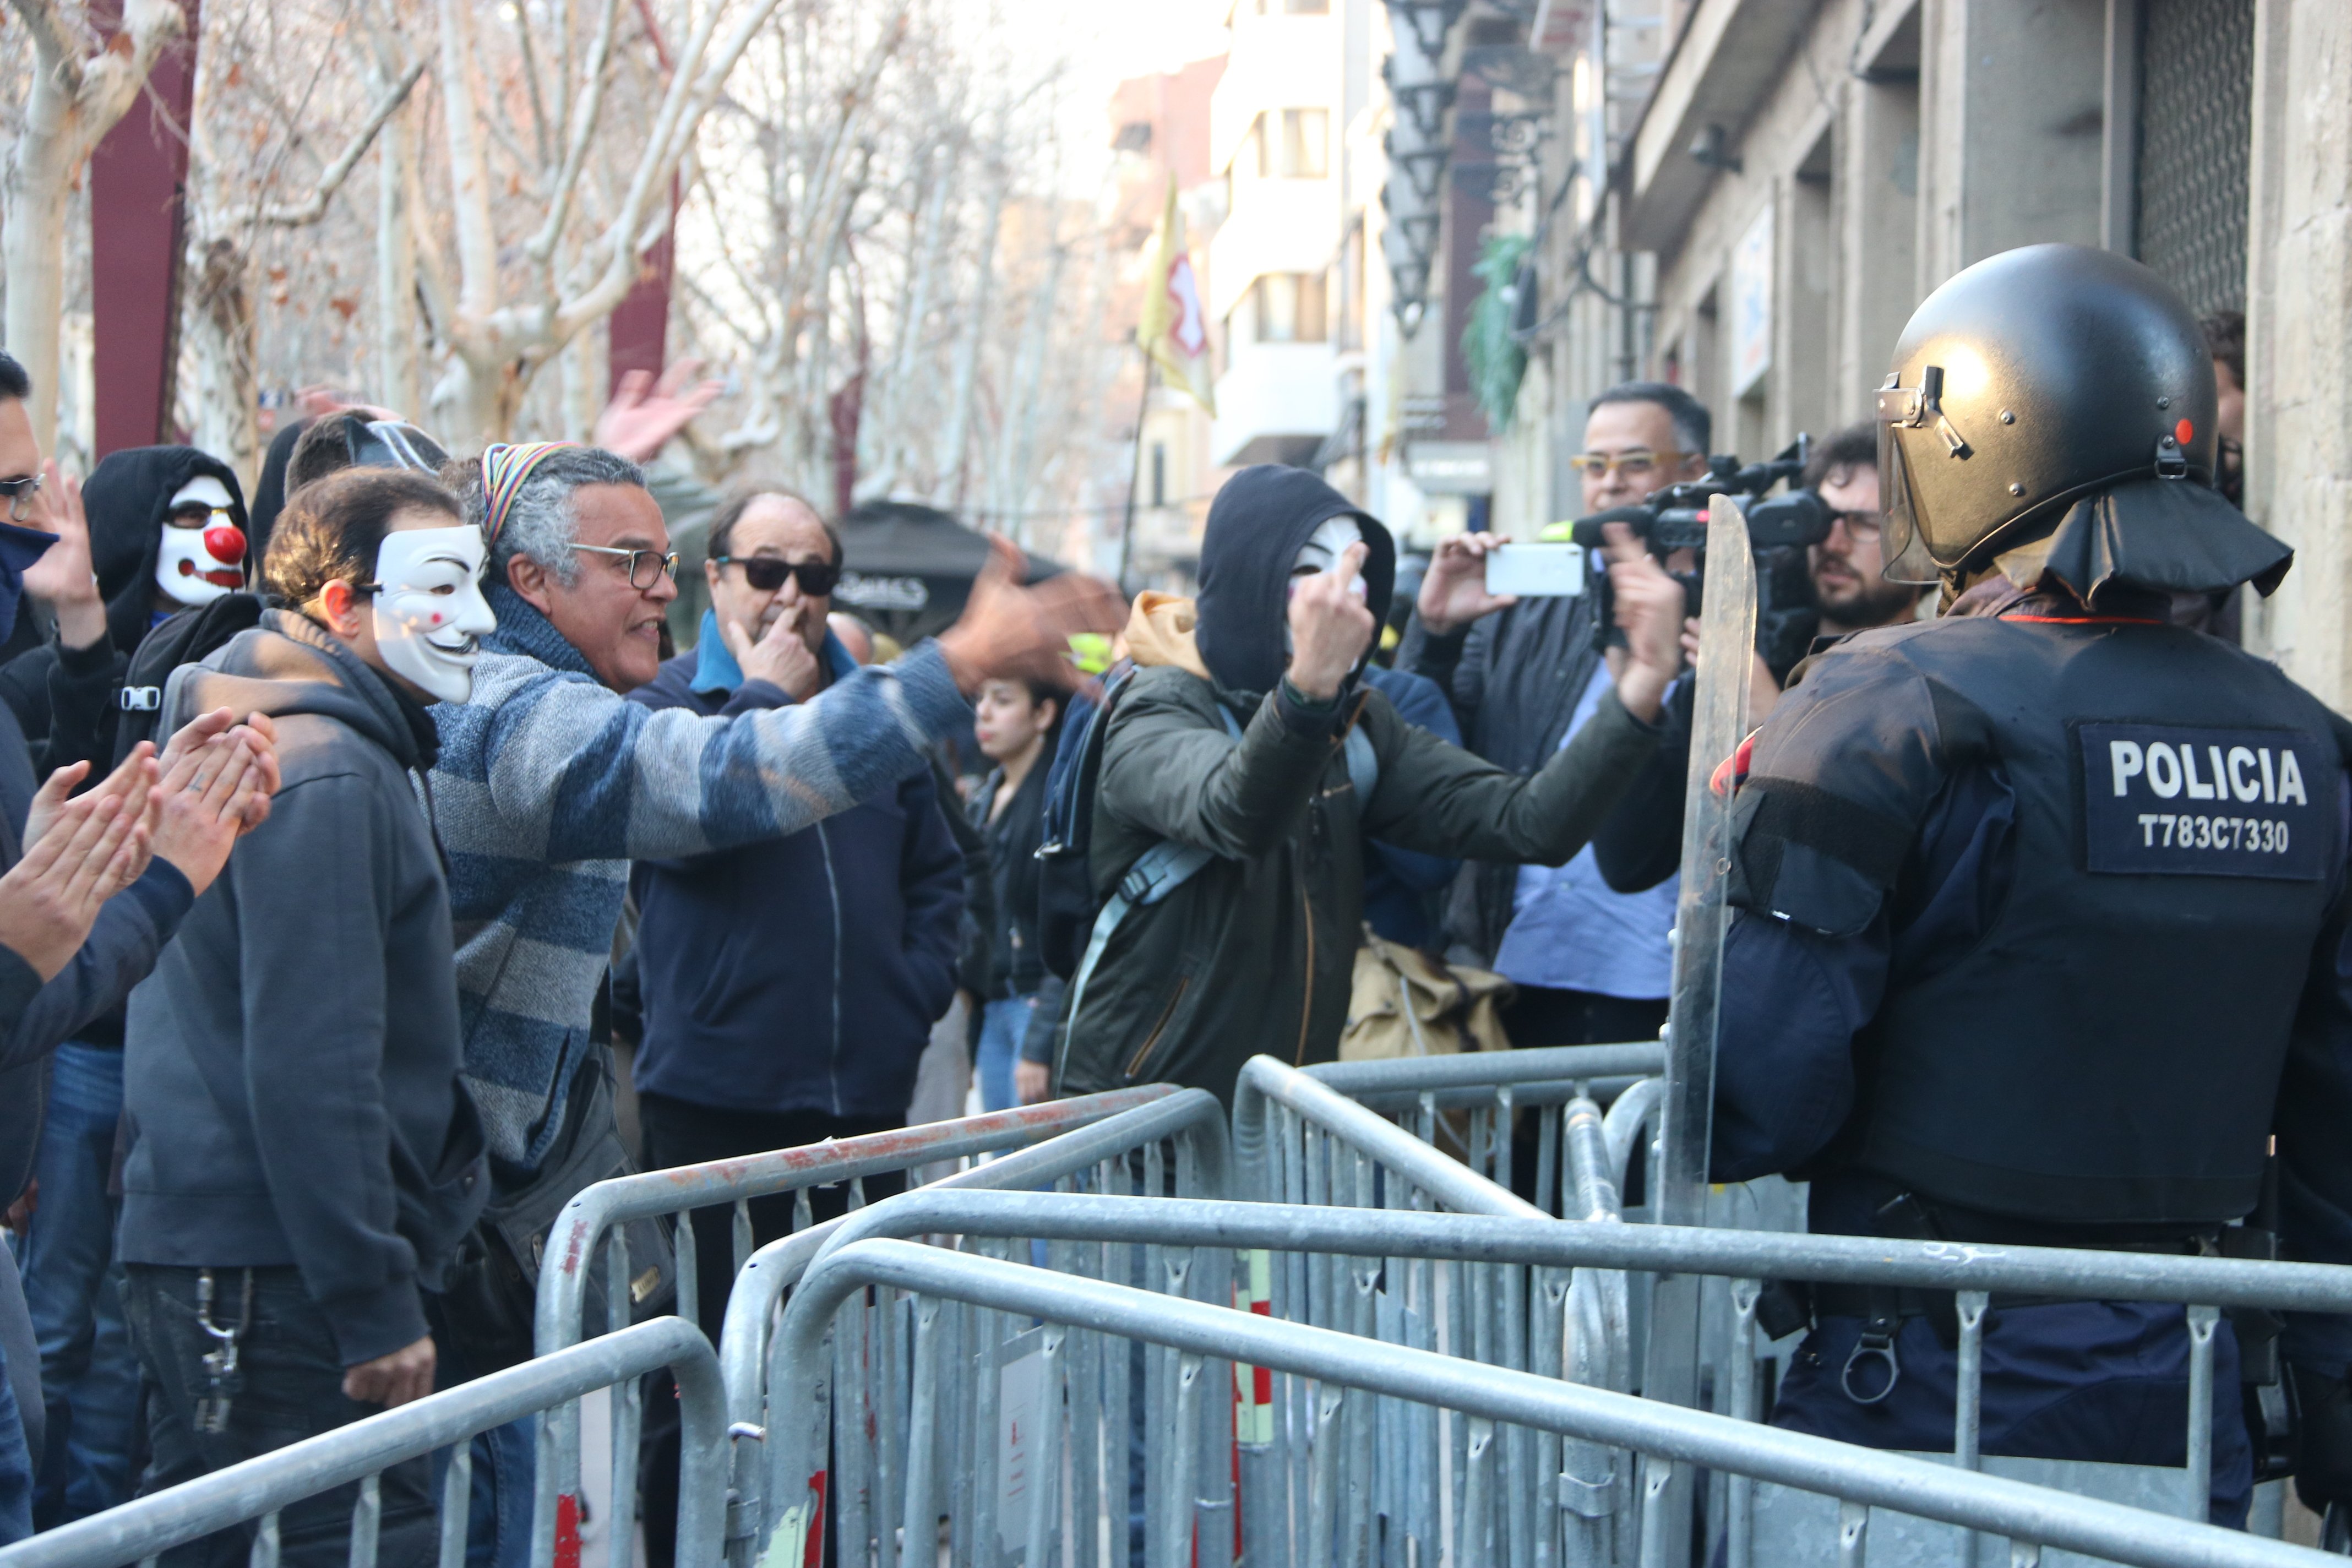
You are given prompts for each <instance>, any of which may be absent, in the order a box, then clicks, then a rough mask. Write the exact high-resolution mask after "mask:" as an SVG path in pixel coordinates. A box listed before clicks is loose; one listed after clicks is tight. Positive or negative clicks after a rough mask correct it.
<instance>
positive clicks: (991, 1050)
mask: <svg viewBox="0 0 2352 1568" xmlns="http://www.w3.org/2000/svg"><path fill="white" fill-rule="evenodd" d="M1036 1006H1037V998H1036V996H1035V995H1034V994H1031V995H1027V996H1004V997H1000V998H998V999H997V1000H996V1001H993V1002H985V1003H982V1005H981V1009H980V1059H979V1060H978V1061H977V1062H975V1063H973V1064H972V1065H973V1070H974V1071H975V1072H976V1073H977V1074H978V1075H979V1078H980V1108H981V1109H982V1110H1013V1108H1014V1107H1016V1106H1018V1105H1019V1104H1020V1103H1021V1096H1020V1094H1019V1092H1018V1091H1017V1090H1015V1089H1014V1088H1013V1064H1014V1063H1015V1062H1017V1061H1019V1060H1020V1059H1021V1042H1022V1041H1023V1040H1024V1039H1025V1038H1026V1037H1028V1034H1029V1015H1030V1014H1031V1013H1032V1012H1034V1011H1035V1009H1036Z"/></svg>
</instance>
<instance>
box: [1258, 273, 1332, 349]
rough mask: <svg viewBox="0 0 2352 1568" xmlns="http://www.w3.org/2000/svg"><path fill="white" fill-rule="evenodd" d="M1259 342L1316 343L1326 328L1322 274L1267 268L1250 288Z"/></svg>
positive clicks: (1322, 337)
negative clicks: (1253, 299)
mask: <svg viewBox="0 0 2352 1568" xmlns="http://www.w3.org/2000/svg"><path fill="white" fill-rule="evenodd" d="M1252 293H1253V294H1254V295H1255V307H1256V310H1255V314H1256V317H1257V341H1258V342H1262V343H1319V342H1323V341H1324V340H1325V338H1326V336H1327V335H1328V321H1327V320H1326V318H1325V305H1324V286H1323V274H1322V273H1320V272H1269V273H1266V274H1265V275H1264V276H1263V277H1261V278H1259V279H1258V280H1257V282H1256V283H1255V285H1254V286H1253V288H1252Z"/></svg>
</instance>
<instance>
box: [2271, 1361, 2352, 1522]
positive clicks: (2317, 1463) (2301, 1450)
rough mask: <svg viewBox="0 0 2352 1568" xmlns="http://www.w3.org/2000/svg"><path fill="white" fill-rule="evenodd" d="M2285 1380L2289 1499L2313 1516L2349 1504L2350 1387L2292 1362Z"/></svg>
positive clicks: (2351, 1473) (2351, 1485) (2351, 1491)
mask: <svg viewBox="0 0 2352 1568" xmlns="http://www.w3.org/2000/svg"><path fill="white" fill-rule="evenodd" d="M2286 1376H2287V1384H2288V1386H2290V1387H2291V1388H2293V1389H2294V1400H2295V1407H2296V1421H2295V1434H2294V1491H2295V1495H2296V1496H2297V1497H2299V1498H2301V1499H2302V1500H2303V1505H2304V1507H2305V1508H2307V1509H2309V1510H2312V1512H2314V1513H2325V1512H2326V1510H2327V1505H2328V1504H2330V1503H2347V1504H2352V1384H2347V1381H2346V1379H2345V1378H2344V1376H2343V1374H2341V1373H2324V1372H2319V1371H2316V1370H2315V1369H2313V1368H2311V1367H2307V1366H2299V1365H2297V1364H2296V1363H2294V1362H2289V1363H2287V1366H2286Z"/></svg>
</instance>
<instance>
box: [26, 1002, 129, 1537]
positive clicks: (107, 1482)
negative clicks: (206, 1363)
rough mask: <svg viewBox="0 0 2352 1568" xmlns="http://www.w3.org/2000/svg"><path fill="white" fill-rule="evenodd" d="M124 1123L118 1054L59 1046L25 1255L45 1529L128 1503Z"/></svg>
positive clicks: (38, 1503)
mask: <svg viewBox="0 0 2352 1568" xmlns="http://www.w3.org/2000/svg"><path fill="white" fill-rule="evenodd" d="M121 1115H122V1053H121V1051H117V1050H101V1049H100V1048H98V1047H95V1046H79V1045H66V1046H61V1047H58V1053H57V1056H56V1058H54V1060H53V1062H52V1065H51V1069H50V1079H49V1106H48V1116H47V1120H46V1121H44V1122H43V1123H42V1126H41V1142H40V1147H39V1151H38V1152H37V1154H36V1155H35V1156H34V1162H33V1175H34V1178H35V1179H36V1180H37V1181H38V1182H39V1183H40V1184H41V1186H40V1204H39V1207H38V1210H37V1212H36V1213H35V1214H34V1215H33V1222H32V1226H31V1227H30V1230H29V1231H28V1233H27V1235H26V1238H25V1248H24V1257H23V1266H24V1274H25V1304H26V1307H27V1308H28V1309H29V1310H31V1312H32V1317H33V1332H34V1334H35V1335H36V1336H37V1338H38V1340H39V1342H40V1347H41V1398H42V1403H43V1405H45V1406H46V1408H47V1413H48V1440H47V1444H46V1445H45V1446H44V1448H43V1451H42V1455H41V1466H40V1474H39V1476H38V1485H37V1489H36V1492H35V1496H34V1500H33V1517H34V1520H35V1521H36V1523H37V1524H38V1525H39V1527H40V1528H41V1529H43V1530H51V1529H54V1528H56V1527H57V1526H58V1525H60V1524H65V1523H67V1522H68V1521H73V1520H77V1519H82V1518H86V1517H88V1516H89V1515H90V1514H93V1513H97V1512H99V1511H100V1510H103V1509H110V1508H112V1507H114V1506H115V1505H116V1504H117V1503H120V1502H121V1501H122V1500H124V1499H126V1498H128V1497H129V1496H130V1495H131V1453H132V1450H133V1449H134V1448H135V1447H137V1442H136V1429H137V1426H138V1420H139V1361H138V1358H137V1357H136V1356H134V1355H132V1354H131V1336H130V1333H129V1331H127V1330H126V1329H125V1328H124V1327H123V1324H122V1303H121V1298H120V1296H119V1294H118V1293H117V1291H118V1288H117V1284H116V1281H115V1278H114V1272H113V1265H114V1221H115V1212H116V1208H117V1205H116V1203H115V1200H114V1199H112V1198H110V1197H109V1196H107V1193H106V1181H107V1173H108V1171H109V1170H110V1168H111V1166H112V1164H113V1163H114V1125H115V1122H116V1121H119V1120H120V1119H121Z"/></svg>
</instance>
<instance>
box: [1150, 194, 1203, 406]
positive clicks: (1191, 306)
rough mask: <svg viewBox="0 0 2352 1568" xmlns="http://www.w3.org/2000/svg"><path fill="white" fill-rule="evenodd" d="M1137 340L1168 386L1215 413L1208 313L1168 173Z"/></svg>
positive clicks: (1153, 244) (1182, 218) (1152, 244)
mask: <svg viewBox="0 0 2352 1568" xmlns="http://www.w3.org/2000/svg"><path fill="white" fill-rule="evenodd" d="M1135 341H1136V342H1139V343H1141V344H1142V345H1143V351H1144V352H1145V353H1148V354H1150V356H1151V358H1152V361H1153V363H1156V364H1158V365H1159V366H1160V374H1161V375H1162V376H1163V377H1165V378H1166V381H1167V384H1169V385H1170V386H1172V387H1174V388H1176V389H1177V390H1178V391H1180V392H1184V393H1188V394H1190V395H1191V396H1192V401H1193V402H1195V403H1197V404H1199V405H1201V406H1202V407H1203V408H1205V409H1207V410H1208V411H1209V412H1210V413H1211V414H1214V413H1215V412H1216V411H1217V394H1216V388H1215V387H1214V386H1213V384H1212V382H1213V375H1212V374H1211V371H1210V364H1209V311H1208V307H1207V306H1206V305H1205V304H1204V303H1202V299H1201V280H1200V279H1199V278H1198V277H1197V276H1195V275H1194V273H1193V271H1192V253H1191V252H1190V251H1189V250H1187V249H1186V248H1185V246H1184V216H1183V214H1181V213H1180V212H1178V211H1177V210H1176V176H1175V175H1174V174H1170V175H1169V176H1168V209H1167V211H1166V212H1164V213H1163V214H1161V215H1160V229H1159V232H1158V233H1156V234H1154V235H1153V236H1152V241H1151V270H1150V272H1149V273H1148V274H1147V275H1146V276H1145V278H1144V280H1143V318H1142V320H1140V321H1138V322H1137V323H1136V326H1135Z"/></svg>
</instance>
